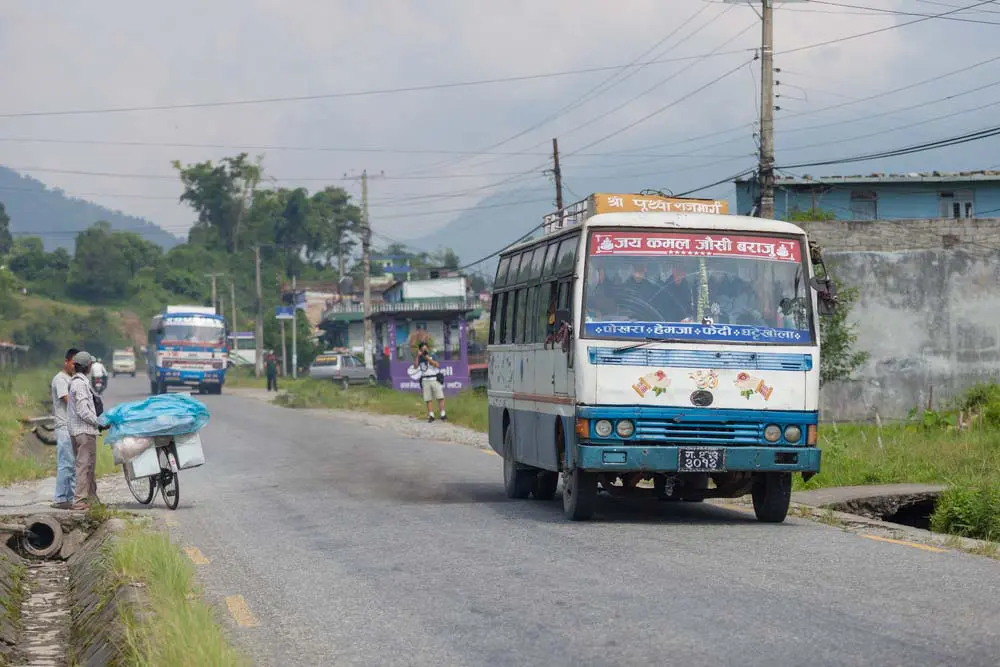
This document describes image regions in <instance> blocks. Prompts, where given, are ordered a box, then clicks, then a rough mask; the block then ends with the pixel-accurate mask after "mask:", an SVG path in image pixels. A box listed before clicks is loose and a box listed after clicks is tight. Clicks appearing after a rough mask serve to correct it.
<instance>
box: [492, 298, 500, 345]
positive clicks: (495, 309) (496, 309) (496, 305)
mask: <svg viewBox="0 0 1000 667" xmlns="http://www.w3.org/2000/svg"><path fill="white" fill-rule="evenodd" d="M501 296H503V295H502V294H494V295H493V298H492V299H490V338H489V344H490V345H493V344H494V343H497V342H499V341H498V340H497V327H498V326H499V321H498V320H497V313H499V314H500V315H503V306H501V305H500V297H501Z"/></svg>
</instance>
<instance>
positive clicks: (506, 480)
mask: <svg viewBox="0 0 1000 667" xmlns="http://www.w3.org/2000/svg"><path fill="white" fill-rule="evenodd" d="M513 429H514V427H513V426H510V427H508V428H507V432H506V433H504V435H503V488H504V491H505V492H506V493H507V497H508V498H510V499H512V500H523V499H525V498H527V497H528V496H530V495H531V492H532V491H533V490H534V489H535V477H536V475H537V472H538V471H537V470H526V469H524V468H520V467H519V466H518V465H517V459H515V458H514V433H513Z"/></svg>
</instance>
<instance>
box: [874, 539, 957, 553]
mask: <svg viewBox="0 0 1000 667" xmlns="http://www.w3.org/2000/svg"><path fill="white" fill-rule="evenodd" d="M861 537H867V538H868V539H869V540H876V541H878V542H888V543H889V544H900V545H902V546H904V547H913V548H914V549H922V550H923V551H931V552H933V553H936V554H943V553H947V552H948V550H947V549H938V548H937V547H932V546H928V545H926V544H917V543H916V542H907V541H906V540H891V539H889V538H888V537H879V536H878V535H862V536H861Z"/></svg>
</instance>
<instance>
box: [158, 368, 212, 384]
mask: <svg viewBox="0 0 1000 667" xmlns="http://www.w3.org/2000/svg"><path fill="white" fill-rule="evenodd" d="M225 377H226V376H225V373H224V372H223V371H175V370H169V369H160V372H159V379H160V380H161V381H162V382H163V383H164V384H166V385H167V386H171V387H184V386H187V387H197V386H200V385H216V384H223V383H225Z"/></svg>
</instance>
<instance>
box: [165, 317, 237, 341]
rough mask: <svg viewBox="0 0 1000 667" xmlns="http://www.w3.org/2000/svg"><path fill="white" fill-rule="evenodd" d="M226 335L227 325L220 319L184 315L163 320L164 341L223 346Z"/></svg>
mask: <svg viewBox="0 0 1000 667" xmlns="http://www.w3.org/2000/svg"><path fill="white" fill-rule="evenodd" d="M224 335H225V327H223V325H222V322H220V321H218V320H212V319H207V318H205V319H203V318H195V317H184V318H177V319H169V320H165V321H164V322H163V337H162V342H163V343H168V342H181V343H194V344H196V345H213V346H222V345H224V344H225V342H224Z"/></svg>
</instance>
